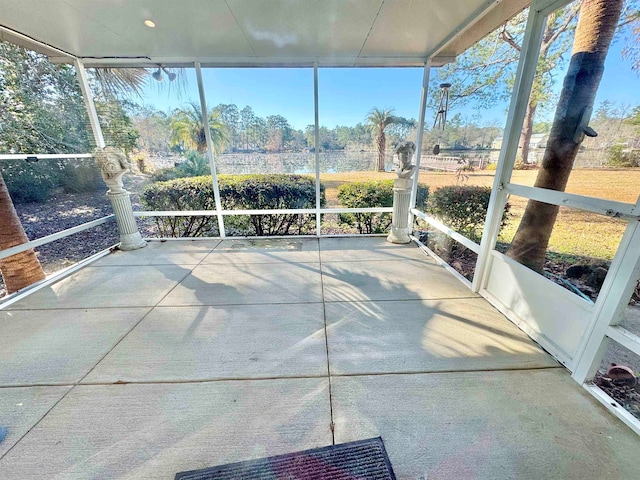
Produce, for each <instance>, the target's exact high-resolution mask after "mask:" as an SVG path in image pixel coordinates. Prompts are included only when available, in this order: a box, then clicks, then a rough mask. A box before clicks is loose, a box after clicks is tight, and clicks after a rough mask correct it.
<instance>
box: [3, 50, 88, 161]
mask: <svg viewBox="0 0 640 480" xmlns="http://www.w3.org/2000/svg"><path fill="white" fill-rule="evenodd" d="M88 125H89V122H88V117H87V114H86V110H85V107H84V101H83V98H82V93H81V91H80V87H79V85H78V83H77V80H76V76H75V71H74V69H73V67H71V66H69V65H54V64H53V63H51V62H49V61H48V59H47V58H46V57H45V56H44V55H41V54H38V53H36V52H33V51H30V50H27V49H25V48H22V47H18V46H16V45H13V44H11V43H8V42H4V41H0V153H86V152H89V151H91V150H92V147H91V144H90V140H89V138H90V136H89V134H88V133H89V130H88Z"/></svg>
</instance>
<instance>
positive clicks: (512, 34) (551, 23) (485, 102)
mask: <svg viewBox="0 0 640 480" xmlns="http://www.w3.org/2000/svg"><path fill="white" fill-rule="evenodd" d="M580 3H581V2H573V3H572V4H570V5H568V6H567V7H565V8H564V9H560V10H558V11H555V12H552V13H551V14H549V16H548V17H547V24H546V27H545V30H544V33H543V36H542V44H541V47H540V55H539V59H538V66H537V70H536V76H535V79H534V84H533V87H532V93H531V97H530V98H529V104H528V108H527V113H526V118H525V122H524V127H523V130H522V135H521V138H520V144H521V145H525V146H528V145H529V141H530V138H531V134H532V133H533V119H534V117H535V113H536V110H537V109H548V108H549V107H551V106H552V105H553V103H554V100H555V98H554V96H553V89H552V86H553V84H554V82H555V80H556V76H555V75H554V71H555V69H556V68H557V67H558V66H559V65H561V64H562V63H563V62H564V59H565V53H566V52H568V50H569V48H570V46H571V38H570V37H571V36H570V35H569V33H570V32H571V31H572V30H574V29H575V24H576V15H577V12H578V9H579V6H580ZM527 15H528V11H524V12H521V13H520V14H518V15H516V16H515V17H513V18H512V19H511V20H509V21H508V22H506V23H505V24H504V25H501V26H500V27H498V28H497V29H496V30H494V31H493V32H491V33H490V34H489V35H487V36H486V37H485V38H484V39H482V40H481V41H480V42H478V43H477V44H475V45H474V46H473V47H471V48H469V49H468V50H467V51H466V52H465V53H463V54H462V55H460V56H458V58H457V59H456V61H455V62H453V63H451V64H449V65H445V66H444V67H442V68H440V69H438V73H437V75H435V76H434V78H433V79H432V81H431V85H430V87H429V88H430V91H431V94H430V95H429V97H430V99H431V104H430V106H431V108H432V109H435V108H437V105H436V104H435V102H436V101H437V99H439V94H438V93H437V92H438V90H439V84H440V83H442V82H448V83H451V85H452V86H451V89H450V107H452V108H455V107H456V106H460V105H464V104H467V103H468V102H470V101H473V102H474V105H476V106H477V107H478V108H491V107H493V106H494V105H495V103H496V102H497V101H499V100H505V99H507V98H508V97H509V96H510V94H511V90H512V87H513V82H514V79H515V73H516V66H517V62H518V60H519V58H520V51H521V50H522V42H523V39H524V33H525V25H526V18H527ZM444 144H445V145H448V144H447V143H444ZM522 151H523V159H524V160H525V161H527V156H528V147H527V148H524V149H523V150H522Z"/></svg>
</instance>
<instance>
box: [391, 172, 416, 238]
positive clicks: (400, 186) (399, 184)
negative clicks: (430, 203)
mask: <svg viewBox="0 0 640 480" xmlns="http://www.w3.org/2000/svg"><path fill="white" fill-rule="evenodd" d="M411 183H412V182H411V179H410V178H396V179H395V180H394V182H393V220H392V222H391V233H389V236H388V237H387V241H388V242H391V243H410V242H411V238H410V237H409V203H410V202H411Z"/></svg>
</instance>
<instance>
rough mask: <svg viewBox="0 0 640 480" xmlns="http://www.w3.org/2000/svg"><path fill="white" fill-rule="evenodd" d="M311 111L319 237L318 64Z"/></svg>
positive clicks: (316, 65)
mask: <svg viewBox="0 0 640 480" xmlns="http://www.w3.org/2000/svg"><path fill="white" fill-rule="evenodd" d="M313 109H314V115H315V120H314V125H315V130H314V138H315V148H314V149H313V152H314V154H315V160H316V236H318V237H319V236H320V234H321V233H322V232H321V224H320V223H321V222H320V208H321V207H322V205H320V149H319V148H318V146H319V145H320V123H319V122H320V120H319V111H318V62H315V63H314V64H313Z"/></svg>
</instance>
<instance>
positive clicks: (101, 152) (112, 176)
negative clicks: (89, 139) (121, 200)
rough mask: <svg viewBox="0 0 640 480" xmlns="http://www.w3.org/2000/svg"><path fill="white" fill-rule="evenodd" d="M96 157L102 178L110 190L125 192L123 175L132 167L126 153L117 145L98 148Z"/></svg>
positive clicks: (112, 191)
mask: <svg viewBox="0 0 640 480" xmlns="http://www.w3.org/2000/svg"><path fill="white" fill-rule="evenodd" d="M95 157H96V163H97V164H98V167H100V173H101V174H102V179H103V180H104V183H106V184H107V187H109V192H111V193H122V192H124V191H125V190H124V189H123V188H122V176H123V175H124V174H125V172H127V171H129V170H130V168H131V165H129V162H128V161H127V157H126V156H125V155H124V153H123V152H122V151H121V150H119V149H117V148H115V147H105V148H97V149H96V151H95Z"/></svg>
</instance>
